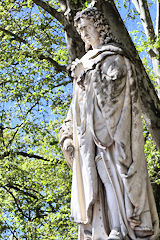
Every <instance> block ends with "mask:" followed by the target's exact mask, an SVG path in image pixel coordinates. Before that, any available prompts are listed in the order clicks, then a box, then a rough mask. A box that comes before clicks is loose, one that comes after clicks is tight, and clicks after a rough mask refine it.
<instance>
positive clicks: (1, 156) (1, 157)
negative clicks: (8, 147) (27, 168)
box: [0, 151, 50, 162]
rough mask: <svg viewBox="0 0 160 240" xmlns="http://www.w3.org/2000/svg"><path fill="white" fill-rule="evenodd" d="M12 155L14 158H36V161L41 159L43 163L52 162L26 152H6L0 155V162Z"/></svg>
mask: <svg viewBox="0 0 160 240" xmlns="http://www.w3.org/2000/svg"><path fill="white" fill-rule="evenodd" d="M10 154H11V155H12V156H15V155H20V156H23V157H28V158H36V159H39V160H43V161H46V162H50V160H49V159H46V158H43V157H41V156H39V155H36V154H32V153H26V152H14V153H13V152H11V151H8V152H5V153H3V154H2V155H0V160H2V159H4V158H5V157H8V156H9V155H10Z"/></svg>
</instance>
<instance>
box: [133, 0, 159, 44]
mask: <svg viewBox="0 0 160 240" xmlns="http://www.w3.org/2000/svg"><path fill="white" fill-rule="evenodd" d="M132 2H133V4H134V5H135V7H136V9H137V11H138V12H139V14H140V18H141V20H142V24H143V28H144V31H145V34H146V36H147V38H149V39H150V40H155V32H154V28H153V23H152V19H151V15H150V12H149V8H148V4H147V1H146V0H132Z"/></svg>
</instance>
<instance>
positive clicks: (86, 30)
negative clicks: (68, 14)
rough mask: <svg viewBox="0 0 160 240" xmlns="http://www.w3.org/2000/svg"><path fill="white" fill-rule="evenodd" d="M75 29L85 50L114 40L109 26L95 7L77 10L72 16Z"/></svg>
mask: <svg viewBox="0 0 160 240" xmlns="http://www.w3.org/2000/svg"><path fill="white" fill-rule="evenodd" d="M74 22H75V26H76V28H77V31H78V32H79V34H80V35H81V38H82V40H83V41H84V42H85V47H86V50H87V51H88V50H89V49H90V48H91V47H92V48H94V47H95V46H96V47H97V46H101V45H104V44H107V43H108V42H111V41H112V42H113V41H114V42H115V41H116V40H115V38H114V37H113V35H112V33H111V29H110V26H109V24H108V22H107V20H106V19H105V17H104V16H103V14H102V13H101V11H99V10H98V9H97V8H95V7H90V8H86V9H85V10H83V11H81V12H78V13H77V14H76V16H75V18H74Z"/></svg>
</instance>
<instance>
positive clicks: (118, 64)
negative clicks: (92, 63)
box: [101, 54, 127, 78]
mask: <svg viewBox="0 0 160 240" xmlns="http://www.w3.org/2000/svg"><path fill="white" fill-rule="evenodd" d="M101 71H102V73H103V74H106V75H108V76H109V77H111V78H122V77H124V76H125V75H126V74H127V67H126V64H125V57H124V56H123V55H120V54H114V55H110V56H107V57H106V58H105V59H104V60H103V62H102V64H101Z"/></svg>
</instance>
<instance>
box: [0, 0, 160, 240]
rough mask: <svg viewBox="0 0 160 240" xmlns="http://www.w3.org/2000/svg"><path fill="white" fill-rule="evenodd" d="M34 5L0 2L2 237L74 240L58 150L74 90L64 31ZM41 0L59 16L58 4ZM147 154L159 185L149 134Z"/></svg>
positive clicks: (66, 177)
mask: <svg viewBox="0 0 160 240" xmlns="http://www.w3.org/2000/svg"><path fill="white" fill-rule="evenodd" d="M34 2H36V1H32V0H28V1H24V0H19V1H18V0H1V2H0V200H1V201H0V202H1V203H0V210H1V211H0V239H3V240H8V239H19V240H20V239H28V240H31V239H33V240H34V239H35V240H37V239H41V240H43V239H44V240H50V239H55V240H57V239H66V240H67V239H68V240H69V239H77V226H76V225H75V224H74V223H73V222H72V220H71V219H70V217H69V215H70V191H71V176H72V172H71V170H70V169H69V168H68V166H67V164H66V163H65V161H64V158H63V156H62V153H61V150H60V146H59V144H58V131H59V126H60V125H61V123H62V120H63V118H64V116H65V114H66V112H67V109H68V106H69V103H70V101H71V92H72V90H71V88H72V84H71V80H70V78H69V77H68V75H67V73H68V70H67V68H66V66H67V63H68V53H67V48H66V42H65V37H64V30H63V27H62V25H61V23H60V22H59V21H57V19H56V18H54V17H53V16H52V15H51V14H49V13H48V12H47V11H45V10H44V9H43V8H42V7H40V6H39V5H38V4H35V3H34ZM38 2H41V1H38ZM45 2H46V3H48V4H50V6H51V7H54V8H55V9H56V11H57V12H58V13H59V12H60V11H61V10H60V1H59V2H58V1H53V0H52V1H45ZM72 3H73V4H74V7H77V9H79V8H81V9H82V8H84V7H86V6H87V4H88V2H87V1H80V0H75V1H73V2H72ZM120 8H122V6H120ZM77 9H76V10H77ZM134 12H135V10H134V11H132V12H131V13H130V16H132V17H133V13H134ZM134 17H138V14H137V12H136V14H135V16H134ZM142 42H143V44H141V46H142V45H145V42H144V41H142ZM147 44H148V43H147V42H146V45H147ZM157 44H159V41H157ZM158 46H159V45H158ZM139 48H142V47H139ZM140 50H145V48H143V49H140ZM146 131H147V130H146ZM147 134H148V133H147ZM145 153H146V157H147V161H148V166H149V172H150V176H151V179H152V181H153V182H154V183H155V184H156V186H158V185H159V179H158V176H159V175H158V174H157V172H158V170H159V160H158V158H159V155H158V154H159V153H158V152H157V150H156V149H155V146H153V144H152V143H151V141H150V136H148V135H147V140H146V147H145Z"/></svg>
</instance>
